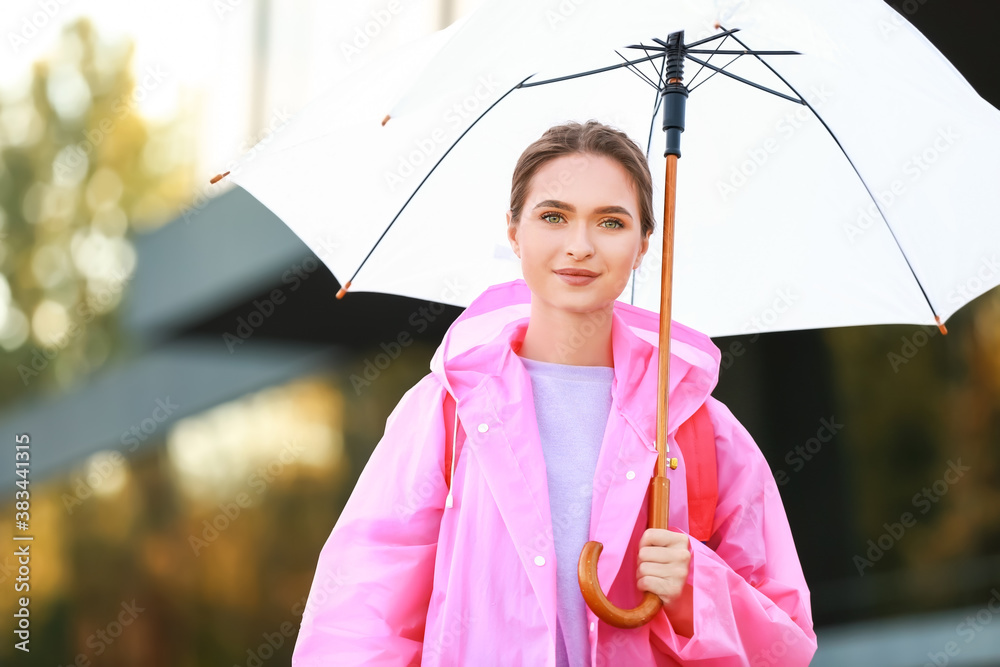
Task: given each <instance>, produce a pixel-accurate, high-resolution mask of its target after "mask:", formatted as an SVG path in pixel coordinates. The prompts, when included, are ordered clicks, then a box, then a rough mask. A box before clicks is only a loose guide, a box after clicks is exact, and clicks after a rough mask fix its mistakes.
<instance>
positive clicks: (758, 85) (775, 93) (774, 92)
mask: <svg viewBox="0 0 1000 667" xmlns="http://www.w3.org/2000/svg"><path fill="white" fill-rule="evenodd" d="M733 39H735V37H734V38H733ZM685 57H686V58H687V59H688V60H693V61H694V62H696V63H700V64H702V65H704V66H705V67H707V68H709V69H714V70H715V71H716V72H718V73H719V74H725V75H726V76H728V77H730V78H732V79H736V80H737V81H741V82H743V83H745V84H747V85H748V86H753V87H754V88H758V89H760V90H763V91H764V92H767V93H771V94H772V95H777V96H778V97H783V98H785V99H786V100H788V101H789V102H795V103H796V104H805V103H806V102H805V100H802V99H795V98H794V97H792V96H791V95H785V94H784V93H779V92H778V91H777V90H771V89H770V88H768V87H767V86H762V85H760V84H759V83H754V82H753V81H751V80H749V79H744V78H743V77H742V76H738V75H736V74H733V73H732V72H726V71H725V70H723V69H722V68H720V67H716V66H715V65H710V64H708V63H707V62H705V61H704V60H700V59H698V58H695V57H693V56H689V55H687V54H685ZM737 57H739V56H737ZM761 62H763V61H761ZM706 80H707V79H706ZM789 88H791V86H789ZM793 90H794V88H793ZM795 94H796V95H798V92H796V93H795Z"/></svg>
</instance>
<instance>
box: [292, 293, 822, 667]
mask: <svg viewBox="0 0 1000 667" xmlns="http://www.w3.org/2000/svg"><path fill="white" fill-rule="evenodd" d="M530 299H531V293H530V291H529V289H528V287H527V285H526V284H525V282H524V280H522V279H518V280H514V281H511V282H508V283H503V284H499V285H494V286H492V287H490V288H488V289H487V290H486V291H484V292H483V293H482V294H481V295H480V296H479V297H478V298H477V299H476V300H475V301H473V302H472V304H470V305H469V307H468V308H467V309H466V310H465V311H464V312H463V313H462V315H461V316H460V317H459V318H458V319H457V320H456V321H455V322H454V323H453V324H452V325H451V327H450V328H449V330H448V332H447V334H446V335H445V338H444V340H443V341H442V343H441V345H440V346H439V348H438V350H437V352H436V353H435V354H434V357H433V359H432V361H431V371H432V372H431V373H429V374H427V375H426V376H425V377H424V378H423V379H421V380H420V381H419V382H418V383H417V384H416V385H415V386H414V387H413V388H411V389H410V390H409V391H407V392H406V394H404V395H403V397H402V398H401V399H400V401H399V404H398V405H397V406H396V408H395V409H394V410H393V412H392V414H391V415H390V416H389V418H388V419H387V421H386V429H385V434H384V435H383V437H382V439H381V440H380V441H379V443H378V446H377V447H376V448H375V451H374V452H373V454H372V456H371V459H370V460H369V461H368V464H367V465H366V466H365V469H364V471H363V472H362V473H361V476H360V478H359V479H358V483H357V486H356V487H355V489H354V492H353V493H352V494H351V497H350V499H349V501H348V502H347V505H346V506H345V508H344V511H343V513H342V514H341V515H340V518H339V519H338V520H337V523H336V525H335V526H334V528H333V532H332V533H331V535H330V537H329V539H328V540H327V542H326V545H325V546H324V547H323V549H322V551H321V553H320V556H319V562H318V565H317V569H316V573H315V576H314V579H313V583H312V588H311V590H310V593H309V598H308V602H307V604H306V609H305V613H304V614H303V618H302V624H301V628H300V631H299V635H298V639H297V641H296V645H295V651H294V655H293V657H292V665H293V667H320V666H321V665H322V666H324V667H326V666H328V665H475V666H485V665H532V666H536V665H537V666H539V667H554V665H555V659H556V658H555V655H556V648H555V641H556V556H555V549H554V545H553V541H552V540H553V538H552V520H551V517H550V513H549V496H548V488H547V478H546V469H545V460H544V457H543V455H542V449H541V444H540V440H539V435H538V426H537V422H536V419H535V411H534V403H533V399H532V393H531V380H530V376H529V375H528V373H527V371H526V369H525V368H524V365H523V364H522V363H521V361H520V357H518V356H517V354H516V352H517V350H518V349H519V348H520V343H521V341H523V339H524V334H525V331H526V328H527V324H528V316H529V313H530ZM612 318H613V321H612V348H613V358H614V369H615V374H614V380H613V381H612V385H611V395H612V405H611V411H610V414H609V416H608V421H607V428H606V431H605V433H604V439H603V444H602V445H601V450H600V455H599V458H598V461H597V469H596V472H595V474H594V489H593V500H592V505H591V524H590V539H592V540H597V541H599V542H601V543H602V544H603V545H604V549H603V552H602V553H601V557H600V561H599V563H598V574H599V580H600V583H601V586H602V587H603V588H604V591H605V594H606V595H607V596H608V598H609V599H610V600H611V601H612V602H614V603H615V604H617V605H618V606H619V607H622V608H631V607H634V606H635V605H637V604H638V603H639V601H640V599H641V597H642V593H641V592H640V591H639V590H638V589H637V588H636V568H637V558H636V556H637V552H638V549H637V545H638V542H639V538H640V537H641V536H642V534H643V532H644V531H645V530H646V527H647V518H646V515H647V503H648V497H647V495H648V487H649V479H650V477H651V476H652V475H653V466H654V463H655V461H656V445H655V437H656V399H655V397H656V381H657V354H658V347H657V331H658V329H659V316H658V315H657V314H656V313H652V312H650V311H647V310H644V309H641V308H637V307H634V306H630V305H629V304H626V303H623V302H620V301H616V302H615V304H614V311H613V315H612ZM579 333H580V335H586V334H588V333H590V331H589V329H588V328H587V327H586V326H584V327H583V328H582V330H581V332H579ZM671 334H672V338H671V348H670V352H671V359H670V383H669V389H670V410H669V422H668V432H669V436H668V443H669V446H670V455H671V456H676V457H678V458H679V459H680V465H679V467H678V468H677V469H676V470H674V471H670V470H669V469H668V471H667V472H668V476H669V479H670V480H671V484H670V518H669V526H670V528H671V529H673V530H679V531H683V532H685V533H686V532H687V528H688V510H687V486H686V483H685V475H684V471H685V463H684V452H683V451H681V450H680V449H679V448H678V446H677V445H676V443H675V441H674V433H675V431H676V429H677V427H678V426H679V425H680V424H681V423H682V422H683V421H684V420H686V419H687V418H688V417H690V416H691V415H692V414H693V413H694V411H695V410H696V409H697V408H698V407H700V406H701V405H702V403H705V402H706V401H707V403H708V408H709V414H710V417H711V420H712V424H713V426H714V428H715V433H716V447H717V452H718V457H717V458H718V476H719V502H718V506H717V509H716V514H715V524H714V526H715V533H714V534H713V535H712V537H711V539H710V540H708V542H707V543H704V544H703V543H701V542H699V541H698V540H696V539H694V538H690V539H689V542H690V549H691V553H692V557H691V561H690V573H689V579H688V581H689V582H690V583H691V585H692V587H693V590H694V594H693V598H694V600H693V604H694V636H693V637H692V638H690V639H689V638H686V637H683V636H680V635H677V634H676V633H675V632H674V630H673V628H672V627H671V624H670V622H669V621H668V620H667V617H666V614H665V613H664V612H663V611H662V610H661V611H660V612H659V614H658V615H657V616H656V617H654V618H653V620H652V621H651V622H650V623H648V624H647V625H644V626H642V627H640V628H636V629H631V630H620V629H618V628H615V627H613V626H610V625H607V624H605V623H604V622H603V621H600V620H598V618H597V617H596V616H595V615H594V613H593V612H592V611H590V610H589V609H588V610H587V613H588V629H589V636H590V647H591V663H592V665H595V666H603V665H688V664H697V665H704V666H706V667H707V666H713V667H714V666H719V667H721V666H723V665H727V666H728V665H747V666H750V667H764V666H769V665H781V666H786V667H787V666H793V667H794V666H796V665H807V664H808V663H809V661H810V659H811V658H812V655H813V653H814V652H815V650H816V635H815V633H814V632H813V628H812V614H811V610H810V606H809V590H808V588H807V587H806V582H805V579H804V578H803V575H802V568H801V566H800V565H799V561H798V557H797V555H796V552H795V545H794V543H793V541H792V535H791V533H790V531H789V527H788V520H787V519H786V517H785V512H784V508H783V506H782V503H781V498H780V496H779V494H778V489H777V486H776V485H775V482H774V478H773V476H772V475H771V471H770V468H769V467H768V464H767V462H766V461H765V459H764V457H763V455H762V454H761V452H760V450H759V449H758V448H757V445H756V444H755V443H754V441H753V439H752V438H751V437H750V435H749V434H748V433H747V431H746V430H745V429H744V428H743V426H742V425H740V423H739V422H738V421H737V420H736V418H735V417H733V415H732V413H731V412H730V411H729V410H728V409H727V408H726V407H725V406H724V405H723V404H722V403H720V402H719V401H717V400H716V399H714V398H712V397H711V396H710V395H709V394H710V393H711V391H712V390H713V389H714V388H715V385H716V383H717V382H718V372H719V359H720V353H719V349H718V348H717V347H716V346H715V344H714V343H712V341H711V339H709V338H708V337H707V336H705V335H704V334H701V333H699V332H697V331H695V330H693V329H690V328H688V327H685V326H684V325H682V324H678V323H676V322H674V323H673V324H672V328H671ZM446 392H450V393H451V394H452V396H453V397H454V398H455V399H456V400H457V412H458V417H459V419H460V420H461V425H462V429H461V430H460V431H459V434H458V437H459V441H460V442H462V443H463V444H462V449H461V452H460V455H459V457H458V459H457V461H456V463H455V467H454V484H453V488H452V494H449V491H448V488H447V486H446V482H445V463H444V462H445V452H444V448H445V429H446V428H447V429H454V428H455V424H453V423H446V422H445V418H444V412H443V407H442V406H443V401H444V398H445V395H446ZM567 398H568V399H569V400H572V398H571V397H567ZM449 496H450V497H449ZM572 567H574V568H575V567H576V564H575V563H574V564H572ZM609 586H610V590H608V587H609Z"/></svg>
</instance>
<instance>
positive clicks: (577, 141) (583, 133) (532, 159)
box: [510, 120, 656, 237]
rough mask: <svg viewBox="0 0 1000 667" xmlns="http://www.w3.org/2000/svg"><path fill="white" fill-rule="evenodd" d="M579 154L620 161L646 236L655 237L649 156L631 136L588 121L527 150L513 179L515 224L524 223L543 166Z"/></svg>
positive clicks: (556, 131)
mask: <svg viewBox="0 0 1000 667" xmlns="http://www.w3.org/2000/svg"><path fill="white" fill-rule="evenodd" d="M575 153H590V154H592V155H603V156H606V157H609V158H611V159H613V160H616V161H617V162H618V163H619V164H620V165H621V166H622V168H624V169H625V172H626V173H627V174H628V175H629V178H630V180H631V181H632V187H633V188H634V189H635V192H636V199H637V200H638V202H639V218H640V231H641V233H642V236H643V237H645V236H646V235H647V234H649V233H651V232H652V231H653V229H654V228H655V227H656V218H655V217H654V214H653V178H652V176H651V175H650V173H649V165H648V164H647V162H646V156H645V155H644V154H643V152H642V150H641V149H640V148H639V146H638V145H637V144H636V143H635V142H634V141H633V140H632V139H631V138H630V137H629V136H628V135H627V134H625V133H624V132H622V131H620V130H616V129H615V128H613V127H611V126H608V125H605V124H603V123H600V122H598V121H596V120H588V121H587V122H586V123H578V122H576V121H572V122H569V123H564V124H562V125H555V126H553V127H550V128H549V129H548V130H546V131H545V133H544V134H543V135H542V136H541V137H540V138H538V139H537V140H536V141H535V142H534V143H532V144H531V145H529V146H528V147H527V148H525V149H524V152H523V153H521V157H520V158H518V160H517V165H515V167H514V175H513V177H512V178H511V187H510V210H511V220H512V221H513V222H514V223H515V224H516V223H518V222H520V220H521V210H522V209H523V208H524V200H525V199H526V198H527V196H528V189H529V188H530V187H531V179H532V178H533V177H534V175H535V173H537V172H538V170H539V169H540V168H541V167H542V165H543V164H545V163H546V162H548V161H549V160H552V159H555V158H558V157H562V156H563V155H572V154H575Z"/></svg>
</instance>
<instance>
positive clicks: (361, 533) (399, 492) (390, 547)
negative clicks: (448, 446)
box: [292, 374, 448, 667]
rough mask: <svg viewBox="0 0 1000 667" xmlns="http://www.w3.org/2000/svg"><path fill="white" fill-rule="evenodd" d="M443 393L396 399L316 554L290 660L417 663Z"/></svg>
mask: <svg viewBox="0 0 1000 667" xmlns="http://www.w3.org/2000/svg"><path fill="white" fill-rule="evenodd" d="M444 396H445V390H444V388H443V386H442V385H441V383H440V381H439V380H438V379H437V378H435V377H434V376H433V374H428V375H427V376H425V377H424V378H423V379H422V380H420V381H419V382H418V383H417V384H416V385H414V386H413V387H412V388H411V389H410V390H409V391H407V392H406V393H405V394H404V395H403V397H402V398H401V399H400V401H399V403H398V404H397V406H396V408H395V409H394V410H393V411H392V413H391V414H390V415H389V417H388V419H387V420H386V428H385V433H384V435H383V436H382V439H381V440H380V441H379V443H378V444H377V445H376V447H375V450H374V452H373V453H372V455H371V458H370V459H369V460H368V463H367V465H365V468H364V470H363V471H362V473H361V476H360V477H359V478H358V482H357V485H356V486H355V487H354V491H353V492H352V493H351V497H350V499H349V500H348V501H347V504H346V505H345V506H344V510H343V512H342V513H341V515H340V517H339V518H338V519H337V522H336V525H335V526H334V528H333V531H332V532H331V534H330V537H329V538H328V539H327V541H326V544H325V545H324V546H323V549H322V550H321V552H320V555H319V561H318V563H317V566H316V573H315V575H314V577H313V582H312V587H311V589H310V591H309V597H308V600H307V602H306V607H305V611H304V613H303V616H302V623H301V627H300V629H299V634H298V638H297V640H296V643H295V650H294V652H293V655H292V665H293V667H320V666H323V667H328V666H329V665H338V666H342V667H347V666H350V665H371V666H378V665H385V666H388V665H400V666H401V665H417V664H419V663H420V655H421V649H422V644H423V636H424V623H425V621H426V617H427V609H428V606H429V603H430V596H431V589H432V584H433V578H434V559H435V554H436V551H437V540H438V532H439V528H440V523H441V516H442V512H443V508H444V500H445V496H446V494H447V492H448V490H447V487H446V484H445V479H444V436H445V432H444V412H443V401H444Z"/></svg>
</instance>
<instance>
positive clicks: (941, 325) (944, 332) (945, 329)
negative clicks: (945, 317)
mask: <svg viewBox="0 0 1000 667" xmlns="http://www.w3.org/2000/svg"><path fill="white" fill-rule="evenodd" d="M934 321H935V322H937V328H938V330H939V331H940V332H941V334H942V335H945V336H947V335H948V327H946V326H945V325H944V323H943V322H941V318H940V317H939V316H937V315H935V316H934Z"/></svg>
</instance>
